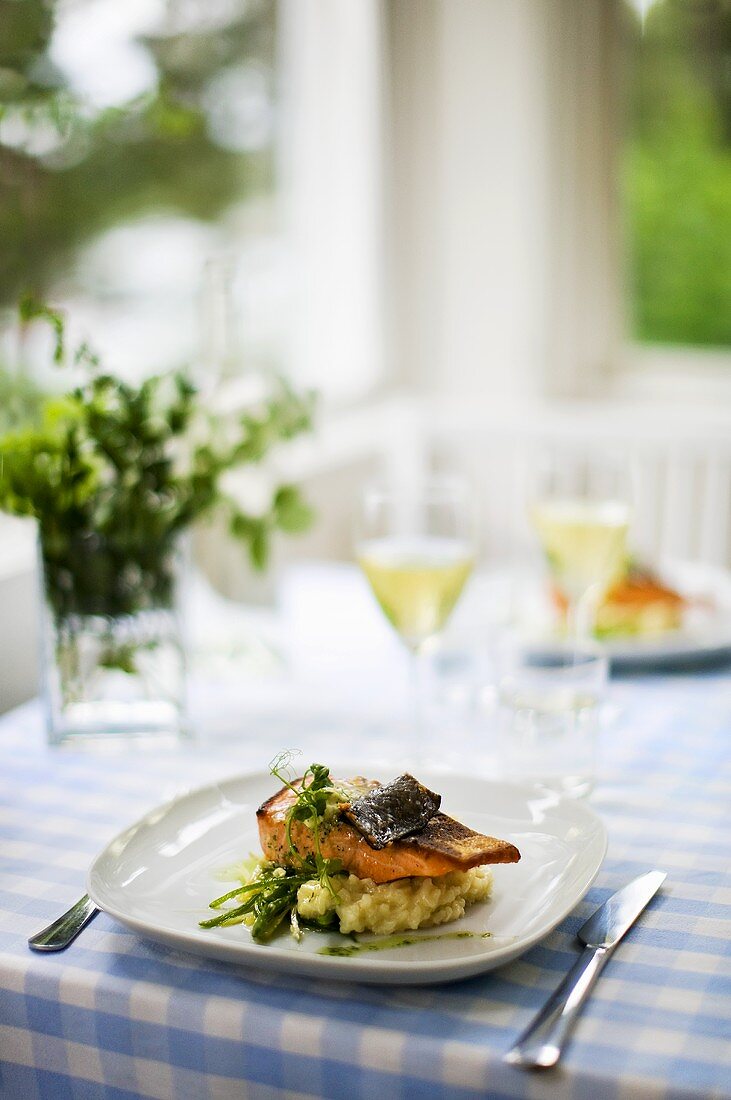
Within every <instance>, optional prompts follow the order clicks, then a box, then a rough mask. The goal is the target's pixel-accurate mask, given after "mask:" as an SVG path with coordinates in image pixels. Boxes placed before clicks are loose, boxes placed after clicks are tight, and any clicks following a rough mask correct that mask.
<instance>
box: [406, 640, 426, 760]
mask: <svg viewBox="0 0 731 1100" xmlns="http://www.w3.org/2000/svg"><path fill="white" fill-rule="evenodd" d="M425 660H426V658H425V655H424V652H423V649H422V647H421V646H415V647H414V648H413V649H412V650H411V652H410V655H409V665H410V673H411V730H410V736H409V738H408V741H409V745H408V749H407V760H408V763H409V764H410V765H411V766H412V767H413V766H414V764H416V763H418V762H419V761H420V760H421V759H422V758H423V757H424V755H425V750H426V744H425V739H426V722H425V713H424V675H425V668H424V662H425Z"/></svg>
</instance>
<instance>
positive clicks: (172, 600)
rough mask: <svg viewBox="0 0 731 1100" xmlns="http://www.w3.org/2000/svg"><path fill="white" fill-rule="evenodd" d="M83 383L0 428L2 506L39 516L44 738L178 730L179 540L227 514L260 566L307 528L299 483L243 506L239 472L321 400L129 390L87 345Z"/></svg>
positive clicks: (176, 378)
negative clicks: (220, 403)
mask: <svg viewBox="0 0 731 1100" xmlns="http://www.w3.org/2000/svg"><path fill="white" fill-rule="evenodd" d="M21 318H22V320H23V322H24V323H26V324H27V323H29V322H30V321H32V320H34V319H36V318H42V319H45V320H46V321H48V322H50V324H51V325H52V326H53V329H54V332H55V351H54V359H55V361H56V362H57V363H59V364H63V363H65V362H66V353H65V347H64V322H63V317H62V316H61V315H60V314H59V313H58V312H56V311H54V310H52V309H49V308H48V307H47V306H45V305H42V304H40V303H37V302H35V301H33V300H32V299H28V300H26V301H24V303H23V304H22V306H21ZM73 363H74V366H75V367H76V368H77V370H78V369H81V371H82V372H83V373H82V381H81V384H80V385H78V386H77V387H76V388H74V389H73V390H71V391H70V392H68V393H66V394H64V395H63V396H58V397H48V398H46V400H45V401H44V402H43V404H42V408H41V413H40V417H39V421H38V423H36V424H34V425H32V426H30V427H26V428H23V429H22V430H15V431H12V432H9V433H7V434H5V435H4V436H2V437H0V510H4V511H6V512H9V513H12V514H14V515H18V516H31V517H34V518H35V520H36V521H37V524H38V533H39V549H40V558H41V566H42V570H41V573H42V582H43V594H44V620H45V622H44V650H45V652H44V658H43V673H44V694H45V698H46V703H47V715H48V729H49V738H50V740H51V741H52V742H61V741H66V740H71V739H74V738H78V737H93V738H95V739H98V738H100V737H101V738H102V739H103V740H104V739H106V740H107V742H108V741H109V739H110V738H113V737H114V736H115V735H122V736H125V737H127V736H128V735H130V734H132V735H135V734H136V735H140V736H142V735H145V736H147V735H152V736H155V737H158V738H159V737H160V736H163V735H164V736H172V737H178V736H180V734H181V733H183V732H184V731H185V714H184V709H185V708H184V697H185V691H184V654H183V646H182V642H181V634H180V625H179V618H178V602H177V599H176V589H177V581H178V577H179V571H180V563H181V553H182V551H181V544H182V539H183V536H184V535H185V533H186V532H187V531H189V529H190V528H191V526H192V525H193V524H195V523H196V522H197V521H199V520H201V519H203V518H204V517H206V516H210V515H211V514H212V513H213V512H215V511H217V512H222V513H223V514H224V516H225V517H226V520H227V523H228V527H229V529H230V531H231V534H232V535H233V536H234V537H235V538H236V539H238V540H239V541H240V542H242V543H243V544H244V545H245V547H246V548H247V549H248V552H249V556H250V559H251V562H252V563H253V565H254V566H255V567H256V568H258V569H262V568H264V567H265V566H266V563H267V559H268V552H269V544H270V539H271V536H272V534H273V533H274V532H275V531H276V530H281V531H283V532H286V533H296V532H298V531H302V530H304V529H306V528H307V527H308V526H309V524H310V522H311V520H312V513H311V509H310V508H309V506H308V505H307V504H306V502H305V501H304V500H303V498H302V496H301V494H300V491H299V489H298V488H297V487H296V486H295V485H292V484H277V483H276V482H274V483H272V480H271V477H268V478H266V479H264V482H263V483H264V484H265V485H267V486H268V488H267V490H266V492H267V500H266V501H265V502H264V506H263V507H262V506H261V503H260V504H259V506H258V507H257V508H256V514H249V512H247V510H246V506H245V501H243V500H242V494H241V493H239V492H237V484H238V481H237V479H238V478H239V477H241V478H242V479H243V481H244V482H245V480H246V477H247V472H248V473H249V475H250V473H251V471H262V470H263V468H264V466H265V463H266V459H267V457H268V456H269V455H270V452H272V450H273V449H274V448H276V446H277V445H278V444H282V443H284V442H286V441H288V440H290V439H292V438H294V437H295V436H297V435H298V434H300V433H301V432H304V431H307V430H308V429H309V428H310V427H311V413H312V397H311V395H305V396H299V395H297V394H296V393H294V392H293V391H292V390H291V389H290V388H289V386H287V385H286V383H284V382H283V381H281V380H278V379H276V380H275V379H268V378H267V379H265V378H259V377H258V376H251V380H252V382H254V388H255V390H256V399H255V401H253V402H252V401H248V402H246V403H244V404H242V403H241V402H236V401H232V400H231V399H230V398H229V400H228V401H227V404H228V405H229V406H230V407H229V408H228V409H226V410H224V411H217V410H216V406H215V400H214V399H213V398H209V399H207V400H205V401H204V400H203V398H202V396H201V395H200V394H199V393H198V391H197V389H196V387H195V386H194V385H193V384H192V383H191V381H190V379H189V378H188V377H187V376H186V375H185V374H184V373H181V372H176V373H169V374H161V375H156V376H154V377H150V378H147V379H146V380H145V381H143V382H142V383H141V384H139V385H131V384H129V383H127V382H125V381H122V380H121V379H120V378H118V377H115V376H112V375H110V374H108V373H106V372H105V371H104V370H103V369H102V366H101V364H100V363H99V361H98V359H97V357H96V356H94V355H93V354H92V353H91V352H90V350H89V348H88V347H87V346H86V345H82V346H81V347H80V348H79V349H77V351H76V353H75V355H74V356H73Z"/></svg>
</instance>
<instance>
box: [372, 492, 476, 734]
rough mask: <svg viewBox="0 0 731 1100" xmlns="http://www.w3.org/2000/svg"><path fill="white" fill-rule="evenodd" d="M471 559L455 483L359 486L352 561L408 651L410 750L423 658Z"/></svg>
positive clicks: (417, 721)
mask: <svg viewBox="0 0 731 1100" xmlns="http://www.w3.org/2000/svg"><path fill="white" fill-rule="evenodd" d="M474 557H475V545H474V513H473V507H472V502H471V499H470V494H469V492H468V490H467V488H466V486H465V485H464V484H463V483H462V482H460V481H456V480H454V481H453V480H447V479H444V480H436V479H435V480H431V481H427V482H425V483H423V484H421V485H419V486H417V487H415V488H414V489H413V490H405V489H388V488H379V487H371V488H367V489H366V490H365V491H364V493H363V497H362V500H361V507H360V513H359V517H358V522H357V529H356V559H357V561H358V564H359V565H360V567H361V569H362V570H363V572H364V574H365V576H366V578H367V580H368V582H369V584H370V586H371V589H372V591H373V594H374V595H375V597H376V599H377V601H378V603H379V605H380V607H381V610H382V611H383V613H384V615H385V616H386V618H387V619H388V621H389V622H390V623H391V625H392V627H393V628H394V630H395V631H396V632H397V634H398V635H399V637H400V638H401V640H402V642H403V643H404V645H405V646H406V647H407V649H408V650H409V653H410V655H411V661H410V664H411V673H412V697H413V744H412V749H413V754H414V755H416V752H417V751H418V749H419V748H420V746H421V742H422V735H423V732H424V731H423V728H422V725H423V724H422V694H423V693H422V681H423V675H422V671H423V664H424V656H425V653H426V651H427V650H428V648H430V646H431V645H432V644H433V642H434V640H435V639H436V638H437V637H438V635H439V634H440V633H441V631H442V630H443V629H444V626H445V625H446V623H447V620H448V619H449V616H450V615H451V613H452V611H453V609H454V607H455V604H456V603H457V601H458V599H459V597H460V595H461V593H462V590H463V588H464V586H465V583H466V581H467V578H468V577H469V575H470V573H471V572H472V567H473V565H474Z"/></svg>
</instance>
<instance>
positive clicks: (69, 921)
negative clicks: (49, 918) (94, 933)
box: [28, 894, 99, 951]
mask: <svg viewBox="0 0 731 1100" xmlns="http://www.w3.org/2000/svg"><path fill="white" fill-rule="evenodd" d="M98 912H99V910H98V909H97V907H96V905H95V904H94V902H93V901H92V900H91V898H90V897H89V895H88V894H84V896H83V898H79V900H78V901H77V902H76V904H75V905H72V906H71V908H70V909H69V910H68V912H67V913H64V914H63V916H62V917H59V918H58V920H55V921H54V922H53V924H49V925H48V928H44V929H43V930H42V931H41V932H36V934H35V936H31V938H30V939H29V940H28V946H29V947H30V948H31V949H32V950H33V951H63V949H64V948H65V947H68V945H69V944H70V943H71V941H72V940H75V939H76V937H77V936H78V934H79V932H81V931H82V929H84V928H86V926H87V924H88V923H89V921H90V920H93V919H94V917H95V916H96V915H97V913H98Z"/></svg>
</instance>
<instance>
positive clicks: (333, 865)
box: [199, 752, 347, 943]
mask: <svg viewBox="0 0 731 1100" xmlns="http://www.w3.org/2000/svg"><path fill="white" fill-rule="evenodd" d="M293 755H294V754H293V753H291V752H285V753H280V754H279V755H278V756H276V757H275V758H274V760H272V762H271V764H270V765H269V770H270V772H271V774H272V775H273V776H275V777H276V778H277V779H278V780H279V781H280V783H282V784H283V786H285V787H286V788H287V789H288V790H289V791H291V792H292V793H293V794H294V796H295V800H294V802H293V804H292V806H291V807H290V809H289V810H288V812H287V818H286V838H287V849H288V857H289V859H290V860H291V864H292V865H291V866H286V867H283V866H280V865H278V864H276V863H272V862H263V863H261V864H259V867H258V869H257V870H256V871H255V872H254V875H253V877H252V878H251V879H250V880H249V881H248V882H247V883H245V884H243V885H241V886H237V887H236V888H235V889H233V890H229V891H228V893H226V894H222V895H221V897H219V898H214V900H213V901H212V902H211V903H210V907H211V909H220V908H221V907H222V906H224V905H226V902H230V901H234V900H239V901H240V904H239V905H232V906H227V907H226V908H225V909H223V911H222V912H221V913H219V914H218V915H217V916H215V917H211V918H210V919H209V920H202V921H200V922H199V923H200V926H201V928H216V927H221V926H226V925H230V924H241V923H242V922H243V921H246V922H247V923H250V924H251V935H252V937H253V938H254V939H255V940H257V941H258V942H260V943H262V942H266V941H267V940H269V939H271V937H272V936H273V935H274V933H275V932H276V930H277V929H278V928H279V926H280V925H281V923H282V921H283V920H284V918H285V917H286V916H287V914H289V918H290V926H291V932H292V935H293V936H294V938H295V939H298V940H299V939H301V937H302V928H313V927H314V928H317V929H318V930H320V931H323V930H325V929H327V928H331V927H333V926H335V925H336V924H337V916H336V915H335V913H334V912H330V913H328V914H326V915H325V916H324V917H323V918H322V919H321V920H319V921H311V920H307V921H300V919H299V917H298V915H297V891H298V890H299V888H300V886H303V885H304V883H306V882H312V881H313V879H316V880H317V881H318V882H319V883H320V885H321V886H322V887H323V888H324V889H326V890H327V891H328V892H329V893H330V895H331V896H332V897H333V898H334V899H336V900H337V897H338V894H337V891H336V889H335V886H334V883H333V876H335V875H338V874H341V873H342V869H343V868H342V863H341V862H340V860H338V859H326V858H325V857H324V856H323V854H322V850H321V846H320V838H321V830H322V828H323V826H324V824H325V822H326V821H327V820H328V819H329V818H331V817H333V816H334V815H335V814H336V813H337V808H338V806H339V804H340V803H341V802H345V801H347V799H346V797H345V795H344V793H343V792H342V791H340V790H338V788H337V787H335V786H334V784H333V782H332V779H331V778H330V770H329V768H326V767H325V766H324V765H323V764H310V766H309V768H307V770H306V771H305V773H304V775H303V776H302V778H301V780H299V781H295V780H294V779H293V778H292V777H290V775H288V774H287V771H288V769H289V766H290V764H291V761H292V757H293ZM295 821H300V822H302V823H303V824H304V825H306V826H307V828H308V829H310V830H311V832H312V843H313V847H314V853H313V854H312V855H306V856H303V855H301V854H300V852H298V851H297V848H296V846H295V844H294V841H293V840H292V825H293V823H294V822H295ZM252 917H253V920H250V918H252Z"/></svg>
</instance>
